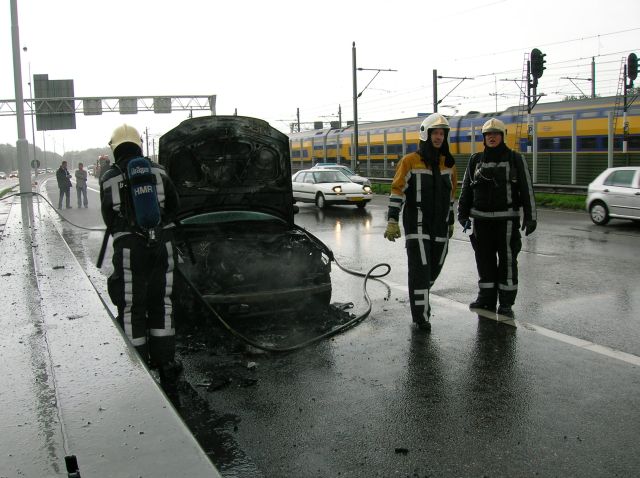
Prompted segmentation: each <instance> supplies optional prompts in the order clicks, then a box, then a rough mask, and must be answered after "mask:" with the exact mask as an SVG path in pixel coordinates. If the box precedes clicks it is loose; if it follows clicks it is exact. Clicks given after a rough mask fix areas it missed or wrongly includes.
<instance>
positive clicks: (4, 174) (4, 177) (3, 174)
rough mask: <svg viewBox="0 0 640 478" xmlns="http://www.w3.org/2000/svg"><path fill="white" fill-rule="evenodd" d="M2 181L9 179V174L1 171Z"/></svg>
mask: <svg viewBox="0 0 640 478" xmlns="http://www.w3.org/2000/svg"><path fill="white" fill-rule="evenodd" d="M0 179H7V173H5V172H4V171H0Z"/></svg>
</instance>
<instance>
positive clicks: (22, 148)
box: [11, 0, 31, 204]
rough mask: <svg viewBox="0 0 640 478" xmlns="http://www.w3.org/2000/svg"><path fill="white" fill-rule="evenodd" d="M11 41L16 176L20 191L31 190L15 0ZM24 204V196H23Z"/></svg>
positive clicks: (12, 8) (12, 11) (12, 12)
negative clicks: (15, 123) (14, 91)
mask: <svg viewBox="0 0 640 478" xmlns="http://www.w3.org/2000/svg"><path fill="white" fill-rule="evenodd" d="M11 41H12V44H13V82H14V87H15V90H16V122H17V127H18V140H17V141H16V152H17V159H18V177H19V184H20V192H21V193H27V192H31V174H30V173H29V164H28V162H29V152H28V146H29V143H28V141H27V140H26V137H25V127H24V97H23V95H22V65H21V63H20V31H19V27H18V5H17V0H11ZM23 198H25V201H23V203H24V204H26V196H23Z"/></svg>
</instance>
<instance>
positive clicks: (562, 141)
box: [289, 96, 640, 165]
mask: <svg viewBox="0 0 640 478" xmlns="http://www.w3.org/2000/svg"><path fill="white" fill-rule="evenodd" d="M616 99H617V97H615V96H612V97H603V98H588V99H580V100H571V101H559V102H553V103H539V104H538V105H536V107H535V108H534V109H533V111H532V113H531V116H532V117H533V118H535V123H536V131H537V140H538V151H539V152H540V153H562V152H564V153H568V152H571V142H572V134H571V131H572V122H573V119H572V118H573V116H574V115H575V120H576V137H577V151H578V152H579V153H590V152H601V153H602V152H607V150H608V131H609V119H608V118H609V112H613V111H616V116H617V119H616V120H615V124H616V128H615V135H614V146H613V147H614V151H615V152H620V151H622V142H623V137H624V134H623V117H622V107H621V105H620V103H621V99H620V101H616ZM518 111H519V108H518V106H513V107H510V108H507V109H506V110H504V111H501V112H497V113H479V112H476V111H472V112H469V113H468V114H466V115H463V116H451V117H449V118H448V119H449V123H450V125H451V130H450V132H449V145H450V150H451V152H452V153H453V154H470V153H471V152H472V151H474V150H475V151H481V150H482V149H483V144H482V133H481V129H482V125H483V124H484V122H485V121H487V119H489V118H492V117H495V118H498V119H500V120H502V121H503V122H504V123H505V124H506V126H507V137H506V142H507V144H508V145H509V147H510V148H512V149H516V150H518V151H527V144H528V142H529V141H530V138H529V137H528V128H527V124H526V122H527V115H526V113H525V114H524V115H519V114H518ZM423 119H424V117H422V116H416V117H413V118H405V119H397V120H390V121H379V122H372V123H363V124H359V125H358V126H359V127H358V130H359V134H358V159H360V160H367V159H368V160H371V161H383V160H384V159H385V157H386V159H387V160H388V161H395V160H397V159H399V158H401V157H402V155H403V154H406V153H408V152H411V151H415V150H416V149H417V147H418V130H419V128H420V124H421V122H422V120H423ZM627 122H628V125H629V130H628V134H627V137H626V139H627V151H629V152H638V151H640V106H638V105H632V106H631V107H629V108H628V111H627ZM473 133H475V136H474V137H472V136H473ZM289 139H290V147H291V160H292V161H293V162H294V163H295V164H299V165H304V164H305V163H309V164H315V163H317V162H338V163H340V162H342V163H345V162H349V161H351V155H352V141H353V126H352V125H350V126H347V127H343V128H329V129H315V130H308V131H302V132H299V133H292V134H290V135H289ZM472 143H475V144H472Z"/></svg>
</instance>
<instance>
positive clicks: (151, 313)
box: [100, 124, 181, 391]
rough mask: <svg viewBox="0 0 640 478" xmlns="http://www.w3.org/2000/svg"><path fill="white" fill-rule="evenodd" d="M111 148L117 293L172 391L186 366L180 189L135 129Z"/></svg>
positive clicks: (108, 205) (134, 333)
mask: <svg viewBox="0 0 640 478" xmlns="http://www.w3.org/2000/svg"><path fill="white" fill-rule="evenodd" d="M109 146H111V149H112V151H113V156H114V159H115V163H114V164H112V165H111V167H110V168H109V169H107V170H106V171H105V172H104V173H103V174H102V176H101V178H100V200H101V210H102V217H103V219H104V222H105V224H106V226H107V233H110V234H111V236H112V237H113V273H112V274H111V276H110V277H109V279H108V289H109V296H110V297H111V300H112V301H113V303H114V304H115V305H116V306H117V307H118V317H117V322H118V324H119V325H120V327H121V328H122V330H123V331H124V333H125V335H126V336H127V338H128V339H129V341H130V342H131V344H132V345H133V346H134V347H135V348H136V351H137V352H138V354H139V355H140V357H141V358H142V360H144V361H145V362H146V363H148V364H149V366H150V367H151V368H157V369H158V371H159V374H160V383H161V385H162V386H163V388H165V391H167V390H169V389H175V386H176V381H177V378H178V376H179V374H180V371H181V364H180V363H179V362H177V361H176V360H175V357H174V354H175V326H174V321H173V317H174V313H173V300H172V290H173V283H174V272H175V264H176V257H177V256H176V251H175V246H174V245H173V237H172V229H173V227H174V224H173V222H172V221H173V219H174V217H175V214H176V213H177V211H178V207H179V200H178V194H177V191H176V189H175V187H174V185H173V183H172V182H171V179H169V176H168V175H167V174H166V173H165V171H164V168H163V167H162V166H160V165H159V164H157V163H154V162H151V161H149V160H148V158H144V157H143V156H142V140H141V138H140V134H139V133H138V131H137V130H136V129H135V128H133V127H132V126H130V125H127V124H123V125H121V126H119V127H117V128H116V129H115V130H114V131H113V134H112V136H111V141H109ZM137 164H141V165H142V166H136V167H134V166H133V165H137ZM143 166H144V167H143ZM138 173H139V175H137V176H133V175H132V174H138ZM145 208H146V210H145ZM148 218H153V219H154V221H153V222H154V223H155V226H154V227H153V228H152V229H151V228H147V227H146V226H147V224H144V225H143V224H142V222H144V221H146V220H147V219H148ZM143 226H144V227H143ZM101 255H102V253H101Z"/></svg>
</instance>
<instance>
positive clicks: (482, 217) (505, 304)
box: [458, 118, 537, 319]
mask: <svg viewBox="0 0 640 478" xmlns="http://www.w3.org/2000/svg"><path fill="white" fill-rule="evenodd" d="M506 134H507V130H506V128H505V125H504V123H503V122H502V121H500V120H498V119H496V118H491V119H489V120H488V121H487V122H486V123H485V124H484V125H483V126H482V135H483V137H484V146H485V147H484V151H483V152H480V153H476V154H474V155H472V156H471V158H470V159H469V163H468V165H467V169H466V171H465V174H464V179H463V182H462V190H461V193H460V198H459V200H458V222H460V224H462V226H463V228H464V230H465V231H466V229H468V228H470V227H471V228H472V232H471V235H470V237H469V238H470V241H471V245H472V246H473V250H474V252H475V258H476V266H477V268H478V276H479V280H478V296H477V298H476V300H475V301H473V302H472V303H471V304H470V305H469V307H470V309H471V310H474V311H479V312H481V313H489V314H495V312H496V306H498V310H497V312H498V314H499V315H500V316H502V317H504V318H506V319H513V318H514V313H513V309H512V307H513V304H514V302H515V299H516V294H517V292H518V253H519V252H520V249H521V248H522V241H521V236H520V230H523V231H525V235H527V236H528V235H529V234H531V233H532V232H533V231H535V229H536V226H537V222H536V204H535V198H534V195H533V184H532V181H531V176H530V174H529V169H528V167H527V163H526V161H525V159H524V157H523V156H522V155H521V154H519V153H516V152H514V151H512V150H511V149H509V148H508V147H507V145H506V144H505V136H506ZM520 209H522V211H523V215H524V218H523V222H522V229H521V227H520ZM499 318H500V317H499Z"/></svg>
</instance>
